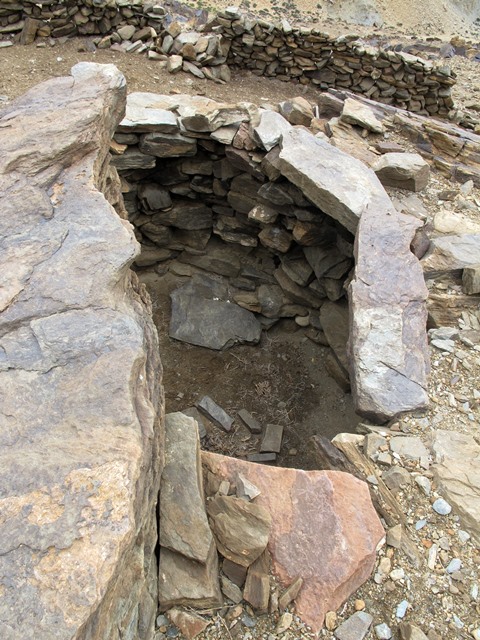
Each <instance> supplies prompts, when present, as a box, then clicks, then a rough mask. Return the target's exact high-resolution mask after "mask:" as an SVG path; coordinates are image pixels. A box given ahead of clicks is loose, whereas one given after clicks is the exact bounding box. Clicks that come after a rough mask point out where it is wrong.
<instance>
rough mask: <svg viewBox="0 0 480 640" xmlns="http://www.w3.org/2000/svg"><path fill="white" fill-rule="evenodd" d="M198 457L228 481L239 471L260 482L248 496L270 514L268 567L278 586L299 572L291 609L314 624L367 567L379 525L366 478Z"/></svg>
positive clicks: (344, 596)
mask: <svg viewBox="0 0 480 640" xmlns="http://www.w3.org/2000/svg"><path fill="white" fill-rule="evenodd" d="M202 462H203V465H204V467H205V468H206V469H208V470H209V471H211V472H212V473H214V474H216V475H217V476H219V477H221V478H224V479H226V480H228V481H229V482H234V480H235V477H236V475H237V474H238V473H241V474H242V475H243V476H245V477H246V478H248V479H249V480H250V482H253V484H255V485H256V486H257V487H258V488H259V489H260V491H261V494H260V495H259V496H258V497H257V498H255V503H256V504H257V505H260V506H262V507H264V508H265V509H266V510H268V512H269V513H270V514H271V518H272V526H271V531H270V536H269V542H268V549H269V551H270V554H271V556H272V570H273V572H274V574H275V575H276V576H277V577H278V578H279V580H280V582H281V584H282V585H283V586H284V587H288V586H289V585H290V584H291V583H292V582H293V581H294V580H296V579H297V578H298V577H301V578H303V585H302V588H301V590H300V592H299V594H298V596H297V598H296V602H295V607H296V611H297V613H298V614H299V615H300V616H301V618H302V620H304V622H306V623H307V624H309V625H310V626H311V627H312V629H313V630H314V631H315V632H318V631H319V630H320V628H321V627H322V624H323V620H324V617H325V613H326V612H327V611H331V610H335V609H337V608H338V607H339V606H340V605H341V604H342V602H344V601H345V600H346V599H347V598H348V596H349V595H350V594H351V593H353V592H354V591H355V590H356V589H357V588H358V587H359V586H360V585H361V584H362V583H363V582H364V581H365V580H366V579H367V578H368V577H369V575H370V573H371V571H372V570H373V567H374V564H375V555H376V554H375V549H376V547H377V544H378V543H379V541H380V540H381V539H382V537H383V535H384V531H383V527H382V525H381V523H380V520H379V518H378V516H377V514H376V512H375V509H374V508H373V505H372V503H371V500H370V494H369V490H368V487H367V485H366V484H365V483H364V482H361V481H360V480H358V479H357V478H354V477H353V476H350V475H349V474H347V473H342V472H339V471H301V470H297V469H283V468H278V467H269V466H267V465H259V464H252V463H249V462H245V461H243V460H236V459H234V458H227V457H225V456H220V455H217V454H213V453H207V452H202ZM299 549H301V551H302V552H301V553H298V550H299ZM319 594H321V598H319Z"/></svg>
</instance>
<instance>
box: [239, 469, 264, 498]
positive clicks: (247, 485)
mask: <svg viewBox="0 0 480 640" xmlns="http://www.w3.org/2000/svg"><path fill="white" fill-rule="evenodd" d="M259 495H260V490H259V489H258V487H256V486H255V485H254V484H253V482H250V480H248V478H245V476H243V475H242V474H241V473H239V474H238V475H237V498H242V499H245V498H246V499H247V500H253V499H254V498H256V497H257V496H259Z"/></svg>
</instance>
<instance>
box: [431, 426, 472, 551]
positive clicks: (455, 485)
mask: <svg viewBox="0 0 480 640" xmlns="http://www.w3.org/2000/svg"><path fill="white" fill-rule="evenodd" d="M432 450H433V454H434V456H435V464H434V465H433V467H432V471H433V474H434V479H435V481H436V483H437V485H438V487H439V489H440V493H442V494H443V495H444V496H445V498H446V499H447V500H448V502H449V503H450V504H451V505H453V507H454V508H455V510H456V511H457V512H458V513H459V515H460V517H461V518H462V520H463V522H464V524H465V527H466V528H468V530H469V531H470V533H471V534H472V535H473V536H475V539H476V540H477V541H480V524H479V523H480V446H479V445H478V444H477V442H476V441H475V439H474V438H473V437H472V436H469V435H467V434H463V433H457V432H454V431H446V430H438V431H436V432H435V433H434V436H433V443H432Z"/></svg>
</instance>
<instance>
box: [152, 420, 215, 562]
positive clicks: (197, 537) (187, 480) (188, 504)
mask: <svg viewBox="0 0 480 640" xmlns="http://www.w3.org/2000/svg"><path fill="white" fill-rule="evenodd" d="M159 525H160V528H159V531H160V537H159V541H160V546H161V547H167V548H168V549H170V550H171V551H176V552H177V553H181V554H182V555H184V556H185V557H186V558H190V559H192V560H197V561H198V562H201V563H205V562H206V561H207V558H208V555H209V552H210V550H211V547H212V545H213V544H214V542H213V536H212V532H211V531H210V527H209V526H208V520H207V514H206V512H205V503H204V496H203V482H202V469H201V463H200V447H199V436H198V428H197V425H196V424H195V421H194V419H193V418H190V417H188V416H186V415H185V414H183V413H169V414H167V415H166V416H165V467H164V469H163V473H162V480H161V483H160V512H159Z"/></svg>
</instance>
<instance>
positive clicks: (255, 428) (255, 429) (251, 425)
mask: <svg viewBox="0 0 480 640" xmlns="http://www.w3.org/2000/svg"><path fill="white" fill-rule="evenodd" d="M238 417H239V418H240V420H241V421H242V422H243V423H244V425H245V426H246V427H248V429H249V430H250V431H251V432H252V433H261V432H262V427H261V425H260V423H259V422H258V420H256V419H255V418H254V417H253V416H252V414H251V413H249V412H248V411H247V410H246V409H240V411H239V412H238Z"/></svg>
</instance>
